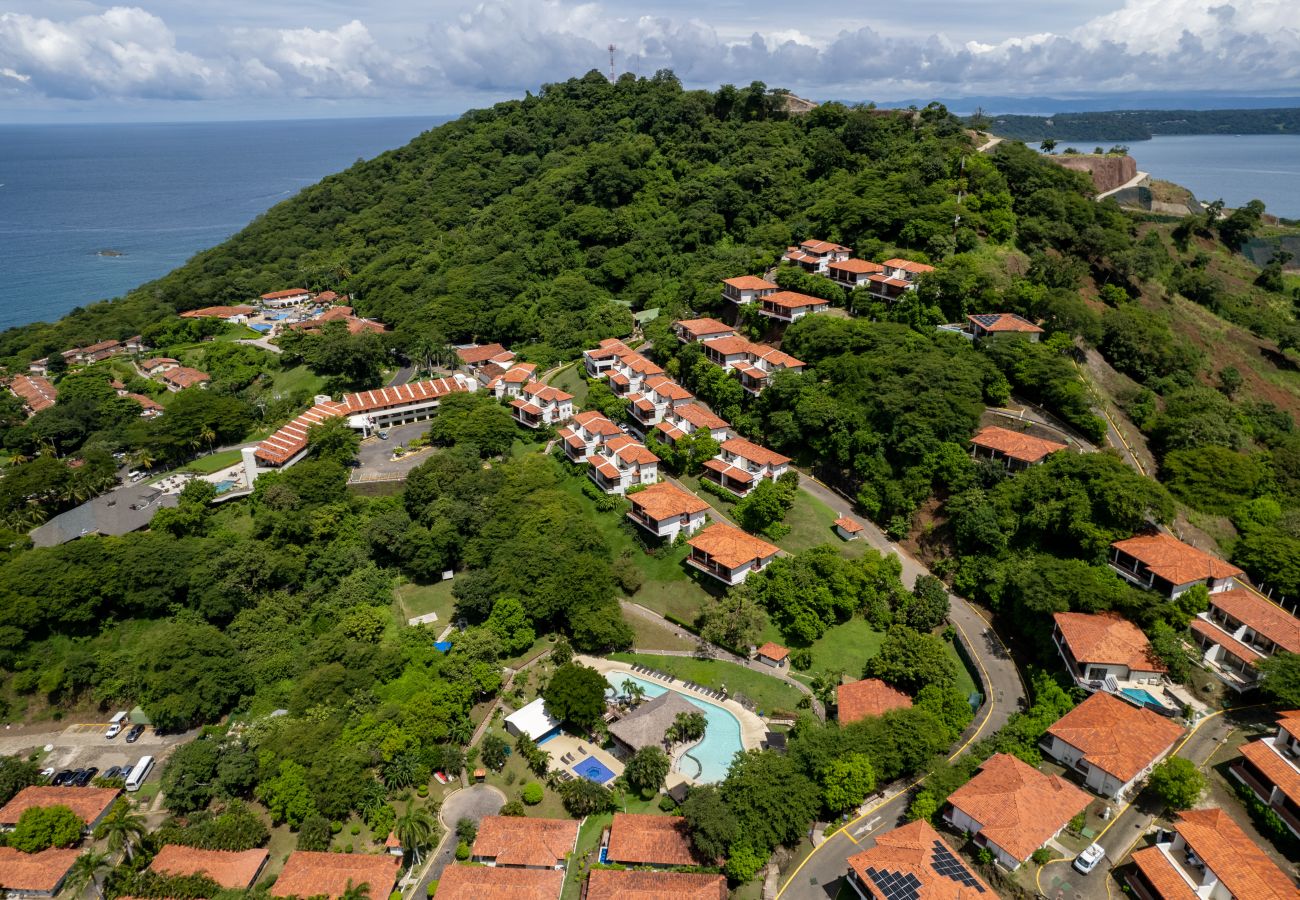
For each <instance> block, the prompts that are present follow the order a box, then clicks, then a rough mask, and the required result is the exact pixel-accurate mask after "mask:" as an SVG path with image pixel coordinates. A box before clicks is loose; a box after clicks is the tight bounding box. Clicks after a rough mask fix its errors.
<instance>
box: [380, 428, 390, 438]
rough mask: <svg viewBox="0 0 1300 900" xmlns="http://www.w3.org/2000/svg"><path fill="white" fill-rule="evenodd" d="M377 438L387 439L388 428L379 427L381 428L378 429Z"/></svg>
mask: <svg viewBox="0 0 1300 900" xmlns="http://www.w3.org/2000/svg"><path fill="white" fill-rule="evenodd" d="M379 439H380V440H381V441H386V440H388V429H386V428H385V429H381V430H380V432H379Z"/></svg>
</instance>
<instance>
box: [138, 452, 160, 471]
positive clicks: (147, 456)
mask: <svg viewBox="0 0 1300 900" xmlns="http://www.w3.org/2000/svg"><path fill="white" fill-rule="evenodd" d="M157 462H158V460H156V459H154V456H153V454H152V453H150V452H149V451H148V450H147V449H141V450H137V451H136V453H135V464H136V465H137V466H139V467H140V468H142V469H152V468H153V467H154V464H155V463H157Z"/></svg>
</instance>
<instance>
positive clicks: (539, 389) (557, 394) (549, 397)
mask: <svg viewBox="0 0 1300 900" xmlns="http://www.w3.org/2000/svg"><path fill="white" fill-rule="evenodd" d="M523 392H524V393H525V394H527V395H528V396H530V397H533V398H534V399H536V400H538V401H539V402H541V403H563V402H565V401H566V400H572V399H573V395H572V394H567V393H565V392H564V391H562V390H560V389H559V388H557V387H552V386H551V385H549V384H542V383H541V382H540V381H530V382H528V384H526V385H524V387H523Z"/></svg>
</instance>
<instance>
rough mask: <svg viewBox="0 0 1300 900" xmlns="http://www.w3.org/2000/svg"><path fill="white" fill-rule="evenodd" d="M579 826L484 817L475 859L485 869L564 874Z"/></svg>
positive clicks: (566, 822)
mask: <svg viewBox="0 0 1300 900" xmlns="http://www.w3.org/2000/svg"><path fill="white" fill-rule="evenodd" d="M579 824H581V823H579V822H576V821H574V820H573V819H532V818H525V817H523V816H484V817H483V821H481V822H480V823H479V826H478V836H477V837H475V838H474V846H473V848H472V850H471V853H472V859H473V860H474V862H476V863H482V864H483V865H485V866H500V867H504V868H515V869H561V870H562V869H564V864H565V863H566V862H567V861H568V858H569V854H570V853H572V852H573V849H574V847H575V846H577V843H578V825H579Z"/></svg>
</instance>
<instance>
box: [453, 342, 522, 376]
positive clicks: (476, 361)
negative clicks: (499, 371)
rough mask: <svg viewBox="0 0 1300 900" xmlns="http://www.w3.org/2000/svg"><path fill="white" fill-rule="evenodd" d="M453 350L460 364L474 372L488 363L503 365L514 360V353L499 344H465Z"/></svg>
mask: <svg viewBox="0 0 1300 900" xmlns="http://www.w3.org/2000/svg"><path fill="white" fill-rule="evenodd" d="M455 350H456V358H457V359H459V360H460V364H461V365H462V366H464V367H465V368H467V369H469V370H470V371H471V372H476V371H478V370H479V369H480V368H482V367H483V366H486V365H487V364H489V363H496V364H497V365H499V366H502V367H505V366H508V365H510V364H511V363H513V362H514V361H515V355H514V353H512V352H511V351H509V350H507V349H506V348H505V347H503V346H501V345H500V344H466V345H464V346H462V347H456V348H455Z"/></svg>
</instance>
